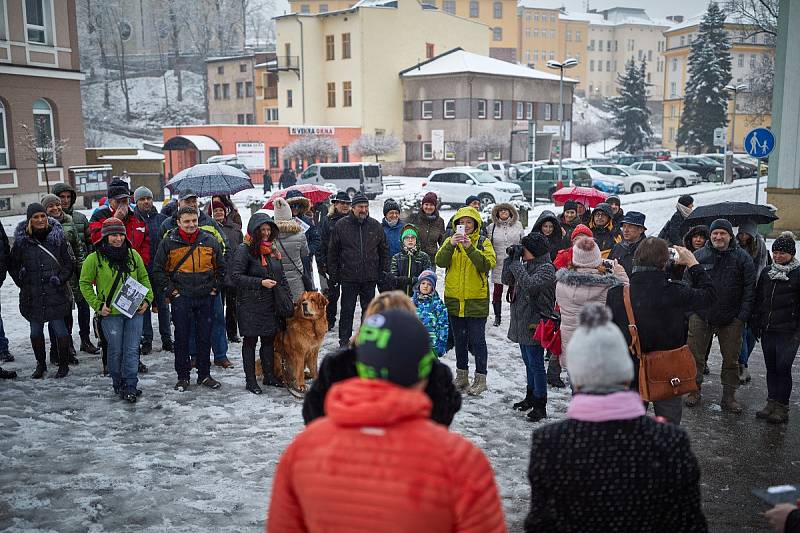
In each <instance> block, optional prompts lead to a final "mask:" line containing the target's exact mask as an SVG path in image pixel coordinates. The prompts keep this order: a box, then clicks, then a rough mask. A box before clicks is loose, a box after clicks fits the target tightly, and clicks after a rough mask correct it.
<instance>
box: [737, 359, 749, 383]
mask: <svg viewBox="0 0 800 533" xmlns="http://www.w3.org/2000/svg"><path fill="white" fill-rule="evenodd" d="M751 379H752V378H751V377H750V371H749V370H747V365H743V364H741V363H740V364H739V385H746V384H747V383H750V380H751Z"/></svg>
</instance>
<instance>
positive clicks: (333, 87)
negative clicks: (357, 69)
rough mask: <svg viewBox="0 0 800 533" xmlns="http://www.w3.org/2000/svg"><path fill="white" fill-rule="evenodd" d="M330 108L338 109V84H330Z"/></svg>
mask: <svg viewBox="0 0 800 533" xmlns="http://www.w3.org/2000/svg"><path fill="white" fill-rule="evenodd" d="M328 107H336V83H334V82H328Z"/></svg>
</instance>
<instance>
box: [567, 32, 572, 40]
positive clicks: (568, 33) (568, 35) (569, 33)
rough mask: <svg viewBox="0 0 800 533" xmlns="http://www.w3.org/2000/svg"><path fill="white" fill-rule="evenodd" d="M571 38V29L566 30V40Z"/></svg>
mask: <svg viewBox="0 0 800 533" xmlns="http://www.w3.org/2000/svg"><path fill="white" fill-rule="evenodd" d="M571 40H572V30H567V41H571Z"/></svg>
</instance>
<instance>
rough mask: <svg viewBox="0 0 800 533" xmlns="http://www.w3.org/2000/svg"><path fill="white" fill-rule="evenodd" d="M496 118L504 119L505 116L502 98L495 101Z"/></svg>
mask: <svg viewBox="0 0 800 533" xmlns="http://www.w3.org/2000/svg"><path fill="white" fill-rule="evenodd" d="M494 118H496V119H502V118H503V101H502V100H495V101H494Z"/></svg>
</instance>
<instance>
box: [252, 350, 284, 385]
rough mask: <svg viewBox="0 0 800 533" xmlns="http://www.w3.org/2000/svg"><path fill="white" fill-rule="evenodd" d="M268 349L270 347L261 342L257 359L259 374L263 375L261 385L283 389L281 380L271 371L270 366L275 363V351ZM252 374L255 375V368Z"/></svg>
mask: <svg viewBox="0 0 800 533" xmlns="http://www.w3.org/2000/svg"><path fill="white" fill-rule="evenodd" d="M270 348H272V347H271V346H266V345H265V344H264V343H263V342H262V343H261V346H260V347H259V349H258V358H259V359H261V373H262V374H263V375H264V379H263V380H261V383H262V384H263V385H270V386H272V387H283V380H282V379H280V378H279V377H278V376H276V375H275V373H274V372H273V371H272V366H273V364H274V363H275V351H274V350H271V349H270ZM253 357H255V356H253ZM253 372H254V373H255V368H254V369H253Z"/></svg>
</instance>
